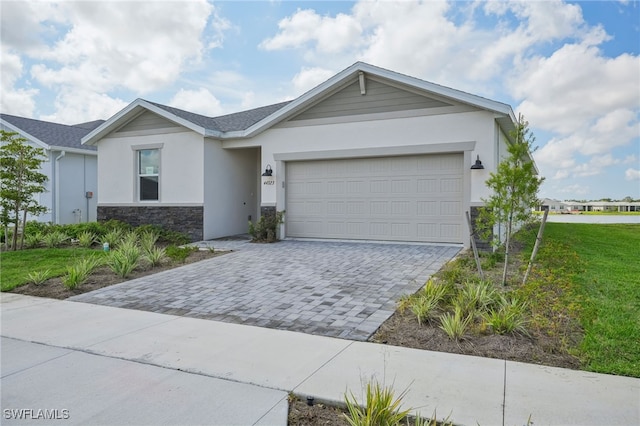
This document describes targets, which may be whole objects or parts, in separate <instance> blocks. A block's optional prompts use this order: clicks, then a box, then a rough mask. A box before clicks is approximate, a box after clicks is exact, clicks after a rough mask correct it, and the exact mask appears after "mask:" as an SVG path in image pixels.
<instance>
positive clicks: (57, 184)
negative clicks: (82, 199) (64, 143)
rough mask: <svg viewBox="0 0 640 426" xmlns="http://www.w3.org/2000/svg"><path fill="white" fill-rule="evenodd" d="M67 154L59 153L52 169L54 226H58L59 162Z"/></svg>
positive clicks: (64, 152)
mask: <svg viewBox="0 0 640 426" xmlns="http://www.w3.org/2000/svg"><path fill="white" fill-rule="evenodd" d="M66 154H67V152H66V151H61V152H60V155H58V156H57V157H56V162H55V165H54V169H55V173H54V178H55V180H56V181H55V185H54V190H55V191H56V193H55V197H54V199H55V203H56V205H55V209H54V217H53V223H55V224H60V176H59V173H60V165H59V164H60V163H59V161H60V160H61V159H62V157H64V156H65V155H66Z"/></svg>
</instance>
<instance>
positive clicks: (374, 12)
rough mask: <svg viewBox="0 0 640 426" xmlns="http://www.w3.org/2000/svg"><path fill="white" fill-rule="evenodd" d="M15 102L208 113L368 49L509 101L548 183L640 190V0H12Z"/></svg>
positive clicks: (79, 110)
mask: <svg viewBox="0 0 640 426" xmlns="http://www.w3.org/2000/svg"><path fill="white" fill-rule="evenodd" d="M0 15H1V19H2V21H1V31H2V33H1V39H0V42H1V51H0V54H1V57H0V59H1V67H2V69H1V71H2V86H1V95H2V96H1V97H0V102H1V110H2V112H3V113H8V114H15V115H21V116H25V117H32V118H37V119H42V120H49V121H57V122H62V123H78V122H82V121H89V120H95V119H99V118H102V119H106V118H108V117H110V116H111V115H113V114H114V113H116V112H117V111H119V110H120V109H122V108H123V107H125V106H126V105H127V104H128V103H130V102H131V101H133V100H134V99H136V98H139V97H141V98H144V99H148V100H152V101H155V102H160V103H164V104H167V105H173V106H176V107H178V108H183V109H186V110H189V111H193V112H198V113H201V114H205V115H221V114H226V113H230V112H235V111H239V110H243V109H248V108H252V107H257V106H262V105H267V104H271V103H275V102H279V101H282V100H285V99H291V98H294V97H296V96H299V95H300V94H302V93H304V92H305V91H307V90H309V89H311V88H313V87H314V86H315V85H317V84H319V83H321V82H322V81H324V80H326V79H327V78H329V77H331V76H332V75H333V74H335V73H337V72H339V71H340V70H342V69H344V68H346V67H348V66H349V65H351V64H353V63H354V62H356V61H365V62H368V63H371V64H373V65H377V66H380V67H384V68H388V69H391V70H394V71H398V72H401V73H404V74H408V75H411V76H414V77H418V78H421V79H424V80H428V81H432V82H435V83H438V84H442V85H445V86H449V87H453V88H456V89H460V90H464V91H468V92H470V93H474V94H476V95H480V96H484V97H487V98H490V99H493V100H497V101H500V102H505V103H508V104H510V105H511V106H512V107H513V109H514V111H515V112H516V113H522V114H524V116H525V117H526V118H527V119H528V121H529V123H530V127H531V129H532V130H533V132H534V134H535V136H536V143H537V145H538V150H537V151H536V152H535V153H534V157H535V159H536V162H537V164H538V167H539V169H540V171H541V173H542V174H543V175H544V176H545V177H546V182H545V183H544V185H543V188H542V191H541V194H540V195H541V196H543V197H552V198H558V199H572V198H577V199H599V198H603V197H610V198H614V199H620V198H623V197H625V196H631V197H634V198H640V56H639V55H640V52H639V50H640V4H639V2H638V1H632V0H628V1H602V2H597V1H578V2H574V1H559V0H558V1H553V0H548V1H527V2H513V1H493V2H483V1H464V2H439V1H424V2H418V1H367V2H340V1H326V2H324V1H322V2H313V1H233V2H230V1H227V2H224V1H223V2H207V1H205V0H202V1H195V0H194V1H179V2H175V1H174V2H169V1H155V2H145V1H133V2H126V1H124V2H123V1H101V2H95V1H79V2H27V1H17V2H13V1H0Z"/></svg>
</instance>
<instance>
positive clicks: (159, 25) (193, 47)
mask: <svg viewBox="0 0 640 426" xmlns="http://www.w3.org/2000/svg"><path fill="white" fill-rule="evenodd" d="M24 3H25V4H23V2H9V3H4V4H3V5H2V9H3V10H2V11H3V21H2V24H3V40H2V43H3V47H4V46H8V47H9V48H15V49H16V50H19V51H21V52H22V53H23V54H25V55H26V57H28V58H29V61H30V62H31V63H33V65H32V66H31V67H30V74H31V77H33V79H35V81H37V82H38V83H40V84H41V85H43V86H44V87H46V88H50V89H51V90H54V91H55V92H56V95H57V98H56V100H55V106H56V108H57V111H56V113H54V114H51V115H49V116H48V117H68V116H70V115H72V114H75V113H78V112H84V113H89V112H90V111H96V112H97V111H108V110H111V109H113V106H114V105H115V104H120V101H119V100H115V99H112V98H110V97H109V96H107V95H104V93H107V92H111V91H114V90H130V91H132V92H134V93H135V94H138V95H140V94H145V93H149V92H151V91H154V90H159V89H161V88H164V87H167V86H169V85H170V84H172V83H174V82H175V81H176V79H177V78H178V77H179V76H180V75H181V73H182V72H184V71H185V70H187V69H188V68H189V67H191V66H193V65H195V64H197V63H198V62H199V61H200V60H201V57H202V55H203V53H204V52H205V51H206V49H207V46H205V41H204V40H203V31H204V30H205V28H206V27H207V22H208V19H209V16H210V15H211V14H212V12H213V11H214V7H213V6H212V5H211V4H209V3H208V2H207V1H206V0H190V1H184V2H164V1H162V2H62V3H51V4H49V3H40V2H29V4H28V5H26V3H27V2H24ZM5 14H8V15H9V17H11V16H16V17H17V22H18V24H16V23H11V22H9V23H8V24H9V25H10V26H11V28H13V29H14V30H16V31H18V34H22V33H25V34H28V36H26V39H25V40H26V41H24V40H23V39H22V38H21V37H18V36H17V35H16V36H10V37H8V39H6V40H5V38H4V36H5V28H4V25H5V24H6V23H7V22H6V21H9V19H6V20H5ZM210 28H214V29H215V30H216V31H214V35H213V36H212V38H211V40H209V43H208V44H209V46H216V47H217V46H220V45H221V43H222V41H223V32H224V31H225V30H226V29H227V28H228V22H226V21H225V20H224V19H221V18H219V17H217V16H214V17H213V19H212V20H211V22H210ZM12 31H13V30H10V29H7V30H6V32H7V34H8V33H9V32H12ZM12 34H13V33H12ZM22 47H24V49H22ZM3 89H4V87H3ZM71 91H77V92H79V94H78V95H74V96H71V95H70V92H71ZM78 98H80V99H85V100H87V99H94V100H97V101H98V102H99V105H101V106H102V107H100V106H99V107H97V108H94V107H86V106H82V107H79V106H77V105H73V104H69V103H67V102H68V101H70V100H72V99H73V100H77V99H78ZM96 118H106V116H104V115H101V116H81V117H76V119H77V120H91V119H96Z"/></svg>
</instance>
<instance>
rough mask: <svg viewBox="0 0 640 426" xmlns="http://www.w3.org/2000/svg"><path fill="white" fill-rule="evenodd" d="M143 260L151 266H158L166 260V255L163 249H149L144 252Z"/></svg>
mask: <svg viewBox="0 0 640 426" xmlns="http://www.w3.org/2000/svg"><path fill="white" fill-rule="evenodd" d="M142 256H143V258H144V259H145V260H146V261H147V262H149V264H150V265H151V266H152V267H153V266H158V265H160V264H161V263H163V262H164V261H166V260H167V253H166V250H165V249H164V248H161V247H151V248H150V249H149V250H144V254H143V255H142Z"/></svg>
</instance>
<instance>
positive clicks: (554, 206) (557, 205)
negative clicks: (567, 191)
mask: <svg viewBox="0 0 640 426" xmlns="http://www.w3.org/2000/svg"><path fill="white" fill-rule="evenodd" d="M566 209H567V205H566V203H564V202H563V201H559V200H554V199H552V198H544V199H542V200H540V205H539V206H538V211H541V212H542V211H545V210H548V211H549V213H559V212H561V211H564V210H566Z"/></svg>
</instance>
